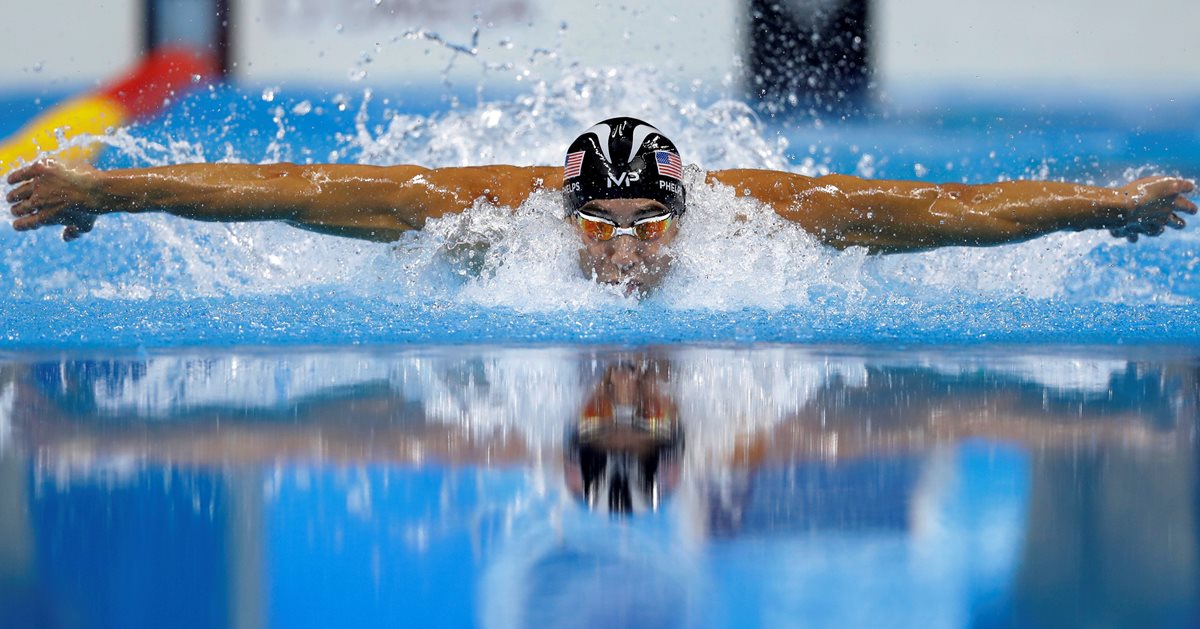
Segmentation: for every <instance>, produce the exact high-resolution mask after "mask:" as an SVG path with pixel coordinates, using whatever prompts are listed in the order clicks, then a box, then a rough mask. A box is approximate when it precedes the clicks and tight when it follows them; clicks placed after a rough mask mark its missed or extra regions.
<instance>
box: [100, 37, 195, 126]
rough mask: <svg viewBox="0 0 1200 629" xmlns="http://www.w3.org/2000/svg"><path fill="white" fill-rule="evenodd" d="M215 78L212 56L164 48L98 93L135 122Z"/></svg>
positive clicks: (148, 56)
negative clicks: (168, 101)
mask: <svg viewBox="0 0 1200 629" xmlns="http://www.w3.org/2000/svg"><path fill="white" fill-rule="evenodd" d="M217 76H219V71H218V64H217V58H216V56H215V55H211V54H206V53H203V52H198V51H195V50H191V49H187V48H172V47H166V48H160V49H158V50H155V51H153V52H150V53H148V54H147V55H146V56H145V57H143V58H142V62H141V63H140V64H139V65H138V66H137V67H136V68H134V69H133V71H132V72H130V73H129V74H128V75H126V76H125V77H124V78H122V79H120V80H118V81H117V82H116V83H113V84H112V85H109V86H108V87H106V88H104V89H102V90H100V91H99V92H98V93H99V94H103V95H104V96H105V97H107V98H109V99H111V100H113V101H115V102H117V103H120V105H121V106H122V108H124V109H125V111H126V112H127V113H128V115H129V116H130V117H131V118H132V119H135V120H136V119H142V118H147V117H150V116H152V115H154V114H156V113H158V112H159V111H160V110H161V109H162V107H163V103H164V102H166V100H167V99H169V98H174V97H175V96H176V95H177V94H180V93H183V92H185V91H187V90H190V89H194V88H195V87H196V86H197V85H202V84H206V83H208V82H210V81H212V80H214V79H215V78H216V77H217Z"/></svg>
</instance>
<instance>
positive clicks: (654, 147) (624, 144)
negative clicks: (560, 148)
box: [563, 117, 687, 214]
mask: <svg viewBox="0 0 1200 629" xmlns="http://www.w3.org/2000/svg"><path fill="white" fill-rule="evenodd" d="M593 199H653V200H655V201H658V202H659V203H662V204H663V205H665V206H667V207H668V208H670V210H671V211H672V212H675V213H676V214H683V211H684V210H685V209H686V207H687V203H686V201H687V197H686V194H685V192H684V189H683V162H681V161H680V159H679V150H678V149H676V148H675V144H674V143H673V142H671V140H669V139H667V136H665V135H663V134H662V132H660V131H659V130H658V129H655V128H654V127H652V126H650V125H649V124H647V123H646V122H643V121H641V120H638V119H637V118H629V117H620V118H609V119H608V120H605V121H604V122H601V123H599V124H596V125H595V126H593V127H592V128H590V129H588V130H587V131H584V132H583V134H582V135H580V136H579V137H578V138H575V141H574V142H572V143H571V147H570V148H568V149H567V161H566V165H565V166H564V168H563V205H564V206H566V208H567V212H574V211H575V210H578V209H579V208H581V207H583V205H584V204H585V203H587V202H588V201H591V200H593Z"/></svg>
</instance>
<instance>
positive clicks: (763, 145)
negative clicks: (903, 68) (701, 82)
mask: <svg viewBox="0 0 1200 629" xmlns="http://www.w3.org/2000/svg"><path fill="white" fill-rule="evenodd" d="M564 76H565V77H567V78H555V79H551V80H545V81H542V82H541V83H539V84H538V85H537V86H536V87H535V89H532V90H530V91H529V92H527V93H523V94H519V95H510V96H504V97H496V98H494V99H488V98H487V97H486V96H485V97H483V99H482V100H481V101H479V102H478V103H474V102H472V103H471V104H462V103H460V104H458V105H457V106H448V105H445V104H442V105H441V108H440V109H439V108H437V105H438V104H437V103H436V102H431V101H432V100H435V99H433V98H432V97H431V96H429V95H427V94H425V95H420V94H418V95H408V94H406V93H405V92H404V91H403V90H399V89H396V90H394V91H392V92H384V91H383V90H382V89H376V90H374V91H371V90H366V91H361V92H347V93H338V94H329V93H321V92H316V91H313V90H309V91H305V90H300V89H297V90H295V91H291V90H288V89H283V88H278V87H272V88H267V89H263V90H261V91H259V90H257V89H247V88H233V87H218V88H212V89H209V90H202V91H201V92H199V93H197V94H193V95H192V96H190V97H189V98H186V99H184V100H182V101H181V102H179V103H176V104H175V105H173V106H172V108H171V109H170V110H169V111H168V112H167V113H166V114H165V115H164V116H162V117H161V118H159V119H155V120H152V121H149V122H146V123H143V124H141V125H139V126H136V127H134V128H131V129H126V130H120V131H118V132H116V133H114V134H113V135H112V136H110V137H108V138H106V140H107V142H108V143H110V144H111V145H112V147H111V148H110V150H109V151H108V152H107V153H106V154H105V155H104V156H103V158H102V165H103V166H105V167H122V166H148V165H155V164H164V163H173V162H178V161H247V162H262V161H278V160H293V161H300V162H305V161H314V162H322V161H339V162H366V163H380V164H390V163H418V164H425V165H429V166H455V165H467V164H486V163H516V164H530V163H538V164H553V163H558V161H559V160H560V159H561V155H562V153H563V151H564V149H565V146H566V143H567V142H568V141H569V139H570V138H572V137H574V135H575V134H577V133H578V132H579V130H580V129H583V128H586V127H587V126H589V125H590V124H591V123H593V122H594V121H596V120H599V119H602V118H604V117H607V116H610V115H612V114H614V113H616V112H622V113H630V114H634V115H638V116H640V117H643V118H645V119H648V120H651V121H653V122H654V123H655V124H657V125H659V126H660V127H661V128H662V129H663V130H664V131H665V132H667V133H668V134H669V135H671V136H672V137H673V138H674V139H675V141H676V143H677V144H679V146H680V147H681V150H682V151H683V155H684V158H685V161H686V162H692V163H696V164H698V165H700V166H702V167H703V168H708V169H720V168H732V167H758V168H780V169H789V170H793V171H797V172H802V173H807V174H812V175H819V174H822V173H825V172H841V173H857V174H860V175H863V176H869V177H878V178H905V179H914V178H922V179H927V180H935V181H966V182H983V181H995V180H1000V179H1015V178H1028V177H1035V178H1050V179H1069V180H1072V181H1083V182H1091V183H1097V184H1102V185H1107V184H1113V183H1122V182H1126V181H1129V180H1131V179H1133V178H1135V177H1137V176H1142V175H1146V174H1153V173H1166V174H1183V175H1189V174H1194V173H1195V172H1197V170H1200V169H1198V168H1197V166H1198V165H1200V136H1198V135H1197V133H1196V131H1195V121H1196V120H1197V119H1200V99H1193V100H1191V101H1188V100H1186V99H1179V100H1178V101H1174V100H1166V99H1164V101H1163V102H1162V103H1157V104H1156V103H1145V102H1143V103H1138V102H1118V103H1110V102H1103V101H1097V102H1096V103H1094V104H1092V105H1091V106H1090V107H1089V106H1088V105H1087V104H1080V103H1078V102H1067V103H1066V104H1062V103H1059V104H1055V105H1053V106H1052V105H1047V104H1038V103H1036V102H1035V101H1032V100H1031V101H1030V102H1027V103H1024V104H1022V103H1019V102H1009V103H999V102H971V101H967V100H965V99H961V104H959V105H952V106H947V105H938V106H928V107H923V108H921V107H915V106H912V107H910V110H902V109H898V108H886V107H884V108H881V110H880V112H879V113H877V114H876V115H875V117H874V118H872V119H870V120H866V121H854V122H837V121H812V120H809V121H800V122H792V123H788V124H782V123H772V122H771V121H770V120H769V119H764V118H762V117H760V116H758V115H757V114H755V113H754V111H753V110H752V109H750V108H749V107H748V106H747V105H745V104H744V103H742V102H740V101H736V100H731V99H727V98H719V97H718V96H714V95H712V94H705V93H700V92H696V93H693V92H692V91H690V90H688V89H681V88H677V87H671V86H669V85H667V84H664V83H663V82H662V81H661V80H660V79H661V77H659V76H658V75H657V74H656V73H655V72H654V71H652V70H644V71H637V70H630V71H628V72H625V73H622V74H621V75H620V76H619V77H618V76H617V75H615V74H614V73H608V72H599V71H593V72H577V73H574V74H570V75H566V74H564ZM414 98H415V99H416V100H412V99H414ZM15 100H16V102H18V103H20V102H24V101H23V100H20V99H15ZM47 100H49V99H47ZM1047 100H1049V99H1047ZM947 102H951V103H953V101H947ZM1050 102H1053V101H1050ZM25 109H27V107H20V106H14V107H11V108H8V110H11V111H14V112H18V113H24V112H25ZM5 110H6V108H4V107H2V106H0V111H5ZM14 115H15V114H14ZM16 124H17V123H16V122H15V121H10V123H9V126H10V127H11V126H15V125H16ZM689 178H690V180H691V184H692V193H691V195H690V201H691V208H690V210H689V213H688V216H686V217H684V219H683V220H682V226H681V227H682V231H681V237H680V239H679V240H678V241H677V243H676V244H675V245H674V246H673V249H674V251H673V253H674V257H675V264H674V265H673V269H672V272H671V274H670V276H669V277H668V278H667V281H666V282H665V284H664V286H663V287H662V289H661V290H660V291H658V292H657V293H654V294H652V295H650V296H649V297H648V298H647V299H644V300H641V301H640V302H639V301H638V300H636V299H632V298H627V297H625V296H624V295H623V294H622V293H621V291H620V290H619V289H615V288H612V287H605V286H599V285H597V284H595V283H594V282H592V281H591V280H590V279H587V278H585V277H582V275H581V274H580V273H579V272H578V270H577V264H576V261H575V251H576V245H575V244H574V242H573V239H574V238H575V237H574V236H573V235H572V233H571V232H570V230H569V229H568V227H567V226H566V225H565V224H564V221H562V220H561V213H562V211H561V209H560V208H559V204H558V202H557V200H556V199H555V198H554V196H553V195H544V196H538V197H535V198H534V199H531V200H530V201H529V202H528V203H526V204H525V205H524V206H523V207H521V208H518V209H517V211H516V212H515V214H513V213H511V212H509V211H508V210H506V209H499V208H491V207H487V206H486V205H484V206H480V207H477V208H475V209H474V210H473V211H471V212H468V213H466V214H464V215H462V216H453V217H447V218H445V219H441V220H438V221H434V222H433V223H432V224H431V225H430V226H429V227H428V228H427V229H426V230H425V231H424V232H422V233H414V234H410V235H408V236H407V237H406V238H404V239H403V240H401V241H400V242H399V243H397V244H394V245H381V244H371V243H362V242H357V241H352V240H348V239H341V238H333V237H327V236H319V235H314V234H309V233H306V232H302V231H299V230H296V229H292V228H289V227H286V226H284V225H279V224H242V225H214V224H197V223H189V222H186V221H183V220H180V219H175V218H172V217H166V216H143V217H137V218H131V217H127V216H108V217H104V218H103V219H101V220H100V221H99V223H98V227H97V229H96V231H95V232H93V233H92V234H90V235H89V236H88V237H87V238H85V239H83V240H81V241H79V242H76V243H71V244H69V245H68V244H64V243H62V242H60V241H59V239H58V236H57V234H55V233H53V231H52V230H42V231H40V232H37V233H33V234H17V233H15V232H13V231H11V230H5V229H0V252H2V253H0V320H3V321H5V322H6V325H5V326H4V328H3V330H0V333H2V334H3V335H4V338H5V341H6V346H7V347H9V348H13V349H48V348H71V347H80V346H86V347H127V348H128V347H137V346H139V345H146V346H164V345H172V346H175V345H183V346H187V345H196V344H199V345H213V344H218V345H243V344H260V343H268V344H272V345H276V344H330V343H332V344H340V343H345V342H370V343H380V342H384V343H406V344H407V343H435V344H440V343H477V342H489V343H490V342H501V343H505V342H515V343H527V342H531V341H532V342H556V343H562V342H567V343H569V342H577V341H583V342H588V343H613V342H619V343H656V342H739V343H741V342H753V341H766V342H803V343H811V342H835V343H868V344H873V343H892V342H896V341H902V342H906V343H917V344H945V343H951V344H971V343H977V342H981V341H982V342H1018V343H1080V342H1082V343H1167V344H1175V343H1180V342H1183V343H1187V344H1195V343H1196V342H1197V339H1198V335H1197V332H1198V330H1200V328H1198V326H1195V325H1192V324H1190V322H1192V321H1194V320H1195V317H1196V315H1197V310H1196V305H1195V303H1196V299H1197V298H1198V297H1200V256H1198V255H1197V254H1198V252H1200V237H1198V236H1197V234H1198V233H1200V232H1197V231H1196V229H1195V228H1194V227H1193V226H1189V227H1187V228H1186V229H1184V230H1183V231H1180V232H1175V231H1170V232H1169V233H1167V234H1165V235H1163V236H1161V237H1159V238H1153V239H1143V240H1142V241H1141V242H1139V243H1136V244H1130V243H1127V242H1125V241H1123V240H1116V239H1113V238H1111V237H1110V236H1109V235H1108V234H1107V233H1103V232H1097V233H1063V234H1055V235H1052V236H1049V237H1046V238H1042V239H1038V240H1035V241H1031V242H1027V243H1022V244H1017V245H1011V246H1005V247H995V248H983V249H973V248H948V249H944V250H941V251H935V252H927V253H920V254H911V255H896V256H869V255H867V254H866V253H865V252H864V251H862V250H859V249H851V250H848V251H844V252H837V251H832V250H829V249H826V248H824V247H822V246H820V245H818V244H817V243H816V242H815V241H814V240H813V239H812V238H811V237H809V236H808V235H806V234H804V233H803V232H801V231H800V230H799V229H797V228H795V227H794V226H792V225H790V224H786V223H785V222H784V221H782V220H781V219H779V218H778V217H777V216H775V215H774V214H773V213H771V212H769V211H767V210H766V209H764V208H762V207H759V206H756V205H755V204H754V203H752V202H749V201H746V200H739V199H735V198H734V197H733V191H731V190H729V189H727V188H719V187H717V188H714V187H709V186H706V185H704V184H703V183H701V182H700V181H699V178H700V175H699V168H697V169H696V170H695V171H693V172H691V173H690V174H689ZM739 213H740V214H741V215H743V216H745V217H746V218H747V220H746V221H745V222H739V221H738V220H736V219H735V215H737V214H739ZM10 220H11V219H10V218H9V217H7V216H5V217H4V218H3V219H0V221H2V222H8V221H10ZM481 243H488V244H490V248H489V249H486V250H481V249H480V248H479V247H478V245H480V244H481ZM464 252H467V253H464Z"/></svg>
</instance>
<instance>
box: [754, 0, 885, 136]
mask: <svg viewBox="0 0 1200 629" xmlns="http://www.w3.org/2000/svg"><path fill="white" fill-rule="evenodd" d="M749 7H750V15H749V18H750V19H749V28H750V37H749V42H748V49H749V50H748V54H747V56H748V60H749V74H748V77H747V91H748V92H749V94H748V95H749V96H750V97H751V99H752V100H755V101H757V102H758V105H759V109H760V110H761V111H763V112H765V113H767V114H769V115H771V116H773V117H774V116H783V117H788V118H790V117H797V116H801V117H802V116H806V115H807V116H814V117H819V118H826V117H839V118H847V117H854V116H858V115H861V114H864V113H866V112H867V111H868V110H869V107H870V101H871V77H872V71H871V58H870V33H869V32H868V27H869V21H870V1H869V0H749Z"/></svg>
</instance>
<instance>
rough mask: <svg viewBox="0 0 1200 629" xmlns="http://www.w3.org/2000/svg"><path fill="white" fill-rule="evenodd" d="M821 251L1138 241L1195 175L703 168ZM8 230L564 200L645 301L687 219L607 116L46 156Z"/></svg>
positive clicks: (79, 230) (18, 179)
mask: <svg viewBox="0 0 1200 629" xmlns="http://www.w3.org/2000/svg"><path fill="white" fill-rule="evenodd" d="M705 179H706V181H707V182H708V183H710V184H721V185H726V186H730V187H732V188H733V189H734V190H735V191H736V192H737V194H738V195H739V196H749V197H752V198H754V199H756V200H758V201H759V202H761V203H763V204H765V205H766V206H767V207H769V208H771V209H772V210H774V211H775V212H776V213H777V214H778V215H779V216H781V217H783V218H784V219H787V220H789V221H792V222H794V223H796V224H797V225H799V226H800V227H801V228H802V229H804V230H805V231H807V232H808V233H810V234H812V235H813V236H814V237H816V238H817V239H818V240H820V241H821V242H823V243H825V244H826V245H829V246H832V247H836V248H839V249H841V248H847V247H866V248H867V249H868V250H870V251H872V252H877V253H889V252H906V251H919V250H923V249H932V248H936V247H945V246H988V245H999V244H1004V243H1011V242H1020V241H1024V240H1029V239H1032V238H1036V237H1038V236H1042V235H1045V234H1049V233H1052V232H1057V231H1062V230H1074V231H1081V230H1086V229H1108V230H1109V231H1110V232H1111V233H1112V234H1113V235H1114V236H1116V237H1122V238H1127V239H1128V240H1130V241H1131V242H1132V241H1136V240H1137V239H1138V237H1139V236H1142V235H1145V236H1157V235H1159V234H1161V233H1163V231H1165V229H1166V228H1167V227H1171V228H1175V229H1181V228H1183V227H1184V221H1183V219H1182V218H1181V217H1180V215H1181V214H1185V213H1186V214H1195V213H1196V205H1195V204H1194V203H1192V202H1191V201H1189V200H1188V199H1186V198H1185V197H1184V195H1186V194H1188V193H1190V192H1192V191H1193V190H1194V184H1193V183H1192V182H1191V181H1188V180H1185V179H1180V178H1176V177H1146V178H1143V179H1139V180H1137V181H1134V182H1132V183H1129V184H1126V185H1124V186H1121V187H1119V188H1101V187H1094V186H1084V185H1076V184H1071V183H1058V182H1043V181H1009V182H1003V183H994V184H983V185H966V184H931V183H924V182H913V181H882V180H867V179H860V178H858V177H851V176H847V175H827V176H824V177H816V178H814V177H806V176H803V175H797V174H793V173H788V172H779V171H771V170H751V169H733V170H720V171H711V172H708V173H707V174H706V175H705ZM8 183H9V184H11V185H13V186H14V188H13V189H12V190H11V191H10V192H9V193H8V196H7V199H8V202H9V203H10V204H12V208H11V211H12V214H13V216H14V217H15V220H14V221H13V227H14V228H15V229H17V230H18V231H29V230H34V229H38V228H41V227H47V226H51V225H60V226H62V227H63V228H64V229H63V233H62V236H63V239H64V240H68V241H70V240H74V239H76V238H78V237H80V236H81V235H82V234H84V233H86V232H89V231H91V229H92V227H93V225H94V224H95V221H96V219H97V217H98V216H100V215H102V214H109V213H116V212H126V213H135V214H136V213H142V212H152V211H161V212H167V213H169V214H173V215H175V216H181V217H184V218H190V219H194V220H200V221H220V222H236V221H284V222H287V223H289V224H291V225H294V226H296V227H300V228H303V229H307V230H311V231H316V232H321V233H326V234H335V235H339V236H348V237H353V238H361V239H365V240H374V241H393V240H396V239H398V238H399V237H400V236H401V234H403V233H404V232H406V231H410V230H419V229H421V228H422V227H424V225H425V223H426V222H427V221H429V220H430V219H434V218H438V217H440V216H444V215H447V214H451V213H456V212H463V211H466V210H467V209H469V208H471V207H472V206H473V205H474V204H475V203H476V202H477V201H479V200H484V201H486V202H488V203H491V204H494V205H497V206H501V207H511V208H515V207H517V206H519V205H520V204H521V203H523V202H525V200H526V199H528V198H529V197H530V195H532V194H534V193H537V192H539V191H554V190H561V192H562V197H563V204H564V206H565V209H566V216H567V219H568V220H570V221H572V222H573V223H574V225H575V226H576V229H577V231H578V233H579V236H580V240H581V248H580V256H579V259H580V267H581V269H582V270H583V272H584V273H585V274H586V275H588V276H590V277H592V278H594V279H595V280H596V281H599V282H604V283H611V284H622V285H624V286H626V287H627V289H628V290H630V291H638V292H641V291H645V290H648V289H650V288H652V287H654V286H655V285H657V284H658V283H659V282H661V280H662V278H663V276H664V275H665V273H666V271H667V269H668V266H669V262H670V256H669V251H668V249H667V245H669V244H670V243H671V241H672V240H673V239H674V238H675V237H676V235H677V234H678V232H679V229H680V223H681V221H679V220H678V219H679V218H680V217H681V216H682V215H683V214H684V212H685V210H686V209H687V190H686V186H685V184H684V168H683V164H682V161H681V158H680V155H679V151H678V150H677V149H676V147H675V145H674V144H673V143H672V142H671V141H670V140H669V139H667V137H666V136H664V135H663V134H662V133H661V132H660V131H659V130H658V129H656V128H654V127H653V126H651V125H649V124H647V123H645V122H642V121H641V120H637V119H635V118H628V117H621V118H611V119H609V120H605V121H603V122H601V123H599V124H596V125H595V126H593V127H591V128H590V129H588V130H587V131H584V132H583V134H582V135H580V136H579V137H578V138H576V139H575V141H574V142H573V143H571V145H570V147H569V148H568V149H567V156H566V160H565V166H563V167H550V166H525V167H522V166H508V165H494V166H467V167H456V168H435V169H430V168H424V167H420V166H411V165H402V166H364V165H352V164H314V165H297V164H266V165H248V164H186V165H177V166H161V167H155V168H135V169H123V170H109V171H99V170H95V169H93V168H90V167H87V166H68V165H63V164H58V163H55V162H52V161H42V162H37V163H34V164H32V165H30V166H26V167H24V168H22V169H20V170H17V171H14V172H13V173H12V174H10V175H9V176H8Z"/></svg>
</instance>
